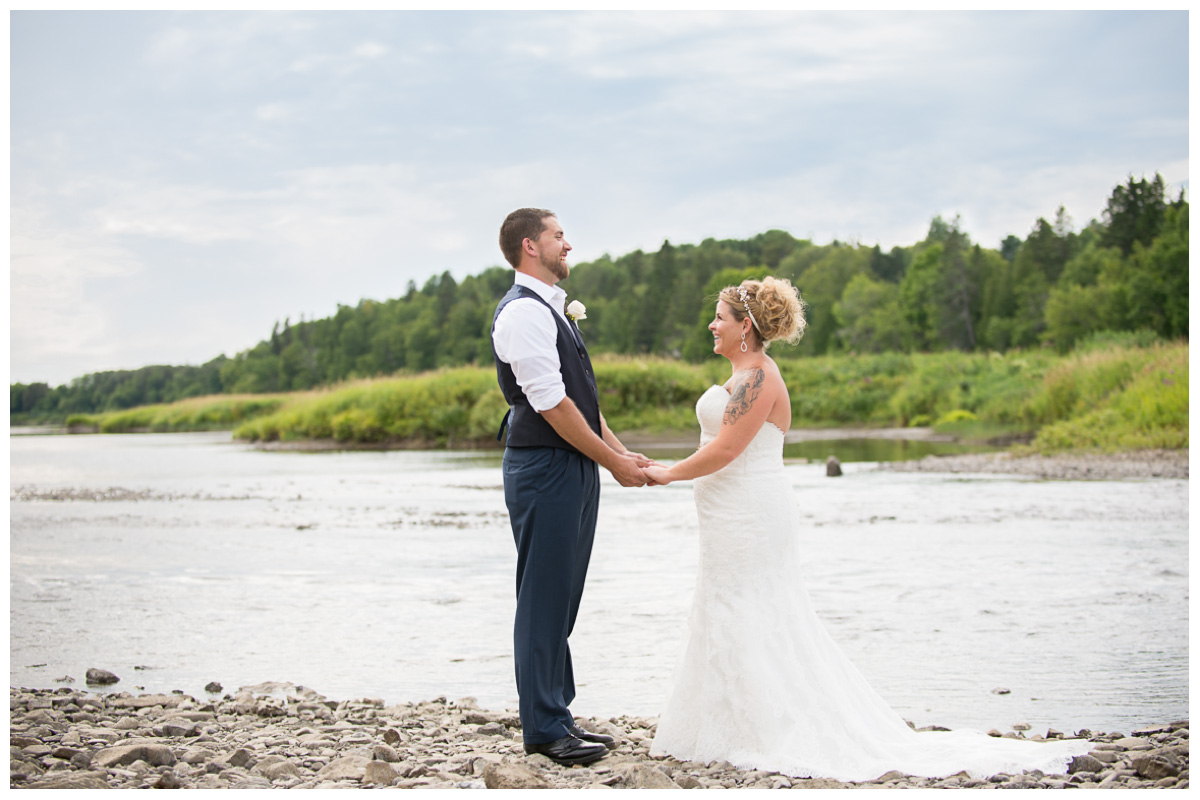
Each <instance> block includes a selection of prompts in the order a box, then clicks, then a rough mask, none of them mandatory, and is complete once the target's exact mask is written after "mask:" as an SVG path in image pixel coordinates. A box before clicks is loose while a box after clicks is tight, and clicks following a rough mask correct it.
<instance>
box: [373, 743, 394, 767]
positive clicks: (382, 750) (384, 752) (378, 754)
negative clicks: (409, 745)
mask: <svg viewBox="0 0 1200 800" xmlns="http://www.w3.org/2000/svg"><path fill="white" fill-rule="evenodd" d="M371 758H372V759H374V760H375V761H386V762H388V763H389V764H396V763H398V762H399V761H400V754H399V753H397V752H396V749H395V748H394V747H391V746H389V745H386V744H377V745H375V746H374V747H372V748H371Z"/></svg>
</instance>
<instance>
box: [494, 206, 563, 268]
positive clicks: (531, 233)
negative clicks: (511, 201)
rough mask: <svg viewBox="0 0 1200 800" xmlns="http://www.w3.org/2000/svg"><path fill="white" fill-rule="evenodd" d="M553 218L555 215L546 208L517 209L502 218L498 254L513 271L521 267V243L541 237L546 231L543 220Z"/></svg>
mask: <svg viewBox="0 0 1200 800" xmlns="http://www.w3.org/2000/svg"><path fill="white" fill-rule="evenodd" d="M553 216H557V215H556V214H555V213H554V212H553V211H551V210H549V209H547V208H518V209H517V210H516V211H514V212H512V213H511V214H509V215H508V216H507V217H505V218H504V224H503V225H501V226H500V252H501V253H503V254H504V260H505V261H507V262H508V263H509V264H512V265H513V269H516V268H517V267H519V266H521V243H522V242H524V241H525V240H526V239H536V238H538V237H539V236H541V235H542V231H544V230H546V223H545V222H544V220H545V219H546V217H553Z"/></svg>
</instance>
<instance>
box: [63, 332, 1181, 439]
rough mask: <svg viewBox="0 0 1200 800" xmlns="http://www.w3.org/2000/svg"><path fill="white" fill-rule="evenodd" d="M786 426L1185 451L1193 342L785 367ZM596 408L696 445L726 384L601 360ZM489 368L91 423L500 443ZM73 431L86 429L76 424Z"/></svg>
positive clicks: (612, 422) (176, 407)
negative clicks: (699, 419) (789, 421)
mask: <svg viewBox="0 0 1200 800" xmlns="http://www.w3.org/2000/svg"><path fill="white" fill-rule="evenodd" d="M778 363H779V368H780V372H781V374H782V375H783V377H784V380H785V382H786V383H787V385H788V390H789V392H790V393H791V398H792V414H793V425H794V426H799V427H822V426H825V427H828V426H889V425H900V426H912V425H932V426H934V427H935V428H937V429H939V430H945V431H948V432H953V433H955V434H957V435H963V436H968V437H972V436H973V437H975V438H980V437H991V436H996V435H999V434H1004V435H1009V436H1011V435H1012V434H1014V433H1020V434H1024V436H1025V438H1026V439H1027V440H1029V439H1031V440H1032V443H1031V444H1030V445H1029V446H1028V447H1029V448H1031V449H1033V450H1036V451H1039V452H1056V451H1061V450H1100V451H1111V450H1118V449H1142V448H1186V447H1187V446H1188V344H1187V342H1175V343H1162V342H1158V343H1151V344H1149V345H1146V346H1140V345H1139V344H1138V343H1136V342H1130V343H1112V344H1111V345H1110V346H1109V347H1108V348H1107V349H1098V348H1095V347H1092V348H1082V349H1080V350H1079V351H1077V352H1076V353H1074V354H1071V355H1068V356H1058V355H1055V354H1053V353H1051V352H1048V351H1042V350H1036V351H1022V352H1010V353H1007V354H1004V355H999V354H980V353H957V352H951V353H934V354H911V355H910V354H896V353H893V354H882V355H863V356H854V355H849V356H822V357H818V358H802V359H788V358H783V359H781V360H780V361H779V362H778ZM595 366H596V377H597V383H598V385H599V387H600V407H601V409H602V410H603V412H604V415H605V417H606V419H607V420H608V423H609V426H610V427H611V428H612V429H613V430H615V431H618V432H621V433H628V432H641V433H656V434H686V435H694V434H695V432H696V430H697V425H696V421H695V415H694V404H695V402H696V399H697V398H698V397H699V396H700V395H701V394H702V393H703V392H704V390H705V389H706V388H708V387H709V386H711V385H712V384H714V383H720V382H723V381H725V380H726V379H727V378H728V376H729V367H728V363H727V362H726V361H725V360H724V359H719V358H715V357H714V359H713V360H711V361H707V362H705V363H704V364H700V365H694V364H686V363H682V362H679V361H672V360H667V359H660V358H634V357H601V358H599V359H598V360H597V361H596V363H595ZM507 408H508V407H507V405H506V404H505V402H504V399H503V397H502V396H501V394H500V390H499V388H497V386H496V377H495V372H494V370H493V369H492V368H490V367H460V368H457V369H449V370H444V371H440V372H434V373H426V374H422V375H416V376H407V377H395V378H377V379H373V380H364V381H356V382H353V383H347V384H343V385H340V386H335V387H331V388H329V389H325V390H320V391H314V392H305V393H300V394H293V395H276V396H269V397H267V396H254V395H248V396H241V397H223V396H217V397H210V398H194V399H191V400H185V401H181V402H179V403H174V404H171V405H166V406H148V407H145V408H139V409H130V410H128V411H122V412H114V413H112V414H105V415H99V416H97V417H94V418H93V417H89V418H86V420H83V421H87V422H89V423H90V424H92V425H95V426H97V427H98V428H99V430H101V431H104V432H118V431H128V430H154V431H159V430H195V429H208V428H220V427H233V426H236V427H234V432H233V435H234V436H235V437H236V438H239V439H244V440H248V441H262V442H274V441H283V442H288V441H303V440H332V441H336V442H341V443H345V444H348V445H349V444H366V445H379V446H411V447H472V446H489V445H495V442H496V439H495V437H496V432H497V430H498V428H499V426H500V421H501V419H502V418H503V417H504V413H505V412H506V411H507ZM74 421H75V422H76V423H78V422H80V421H81V420H80V419H78V418H76V419H75V420H74Z"/></svg>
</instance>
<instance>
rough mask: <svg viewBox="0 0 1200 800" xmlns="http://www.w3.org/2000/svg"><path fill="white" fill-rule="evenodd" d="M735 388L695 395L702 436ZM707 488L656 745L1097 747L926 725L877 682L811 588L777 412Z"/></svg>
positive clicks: (730, 754) (862, 769)
mask: <svg viewBox="0 0 1200 800" xmlns="http://www.w3.org/2000/svg"><path fill="white" fill-rule="evenodd" d="M728 401H729V394H728V392H726V391H725V389H724V387H722V386H713V387H712V388H711V389H709V390H708V391H707V392H705V393H704V395H703V396H702V397H701V398H700V400H699V402H697V404H696V414H697V416H698V417H699V418H700V426H701V431H702V433H701V442H708V441H711V440H712V439H714V438H715V437H716V435H717V432H718V431H719V430H720V427H721V420H722V417H723V415H724V413H725V406H726V404H727V403H728ZM695 497H696V511H697V513H698V514H699V518H700V568H699V574H698V575H697V578H696V593H695V597H694V599H693V602H692V611H691V618H690V620H689V622H688V626H689V629H690V630H689V636H688V641H687V645H686V650H685V652H684V654H683V655H682V657H681V659H680V661H679V664H678V665H677V667H676V670H675V676H674V682H673V683H674V686H673V691H672V693H671V697H670V700H669V701H668V703H667V707H666V710H665V711H664V713H663V714H662V716H661V718H660V720H659V723H658V731H657V733H656V735H655V737H654V743H653V746H652V748H651V751H650V752H651V753H653V754H656V755H657V754H662V755H670V756H674V757H675V758H677V759H679V760H681V761H698V762H704V763H707V762H711V761H722V760H723V761H728V762H730V763H732V764H733V765H734V766H736V767H740V768H747V769H751V768H752V769H764V770H770V771H776V772H781V773H783V774H785V775H790V776H793V777H820V778H835V779H837V780H841V781H867V780H874V779H875V778H878V777H879V776H880V775H882V774H884V773H886V772H888V771H890V770H899V771H901V772H903V773H906V774H910V775H920V776H925V777H941V776H945V775H952V774H955V773H957V772H959V771H962V770H966V771H967V772H968V773H970V774H971V775H972V776H977V777H979V776H989V775H995V774H997V773H1000V772H1009V773H1015V772H1021V771H1023V770H1032V769H1040V770H1042V771H1043V772H1045V773H1047V774H1056V773H1062V772H1065V771H1066V767H1067V764H1068V763H1069V762H1070V760H1071V757H1072V756H1075V755H1079V754H1081V753H1086V752H1087V751H1088V750H1089V749H1090V745H1089V744H1088V742H1087V741H1084V740H1063V741H1055V742H1046V743H1041V742H1030V741H1023V740H1015V739H1000V738H994V737H991V736H988V735H987V734H985V733H982V732H977V731H952V732H924V733H917V732H916V731H914V730H912V729H911V728H909V727H908V725H907V724H906V723H905V722H904V720H902V719H901V718H900V717H899V715H897V714H896V712H894V711H893V710H892V709H891V708H890V707H889V706H888V704H887V703H886V702H884V700H883V698H881V697H880V696H879V695H878V694H876V693H875V691H874V690H873V689H872V688H871V687H870V686H869V685H868V684H867V682H866V681H865V680H864V679H863V677H862V675H860V674H859V672H858V670H857V669H856V668H855V667H854V665H853V664H852V663H850V661H849V659H847V658H846V656H845V655H843V654H842V651H841V650H840V649H839V648H838V646H837V644H836V643H834V641H833V639H831V638H830V636H829V634H828V633H827V632H826V630H825V626H824V625H823V624H822V623H821V621H820V620H819V619H818V618H817V616H816V614H815V613H814V612H813V609H812V604H811V602H810V601H809V598H808V593H807V592H806V591H805V589H804V585H803V579H802V569H801V562H800V535H799V534H800V520H799V513H798V510H797V506H796V498H795V495H794V494H793V492H792V487H791V484H790V482H789V481H788V477H787V475H786V473H785V472H784V469H783V432H782V431H780V430H779V428H777V427H775V426H774V425H772V424H771V423H769V422H768V423H765V424H764V425H763V427H762V430H760V431H759V432H758V434H757V435H756V436H755V437H754V439H753V440H752V441H751V442H750V444H749V446H748V447H747V448H746V450H745V452H743V453H742V454H741V455H739V456H738V457H737V458H736V459H734V460H733V461H732V462H731V463H730V464H729V465H728V466H727V467H725V468H724V469H721V470H719V471H718V472H716V473H714V474H712V475H708V476H706V477H703V478H698V479H697V480H696V481H695Z"/></svg>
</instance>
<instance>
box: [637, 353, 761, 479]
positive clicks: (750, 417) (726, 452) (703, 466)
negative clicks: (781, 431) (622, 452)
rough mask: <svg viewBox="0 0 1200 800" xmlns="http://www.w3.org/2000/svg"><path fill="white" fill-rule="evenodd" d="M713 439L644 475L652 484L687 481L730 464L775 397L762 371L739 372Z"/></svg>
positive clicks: (752, 435)
mask: <svg viewBox="0 0 1200 800" xmlns="http://www.w3.org/2000/svg"><path fill="white" fill-rule="evenodd" d="M734 380H735V381H736V383H735V385H734V387H733V392H732V393H731V394H730V398H729V403H728V404H726V406H725V417H724V419H722V420H721V430H720V431H719V432H718V433H717V438H715V439H713V440H712V441H711V442H709V443H708V444H706V445H705V446H704V447H701V448H700V449H699V450H697V451H696V452H695V453H692V455H690V456H688V457H687V458H685V459H684V460H683V461H680V462H679V463H678V464H675V465H674V466H671V467H647V468H646V470H645V472H646V475H648V476H649V477H651V478H652V479H653V480H654V481H655V482H656V483H671V482H672V481H690V480H692V479H693V478H700V477H703V476H705V475H711V474H712V473H714V472H716V471H717V470H719V469H721V468H723V467H725V466H726V465H728V464H729V462H730V461H733V460H734V459H735V458H737V457H738V456H739V455H741V453H742V451H743V450H745V449H746V445H748V444H750V440H751V439H753V438H754V436H755V434H757V433H758V432H759V430H760V429H761V428H762V426H763V423H764V422H766V421H767V415H768V414H769V413H771V408H772V406H774V404H775V400H776V398H777V397H778V388H777V387H775V386H773V385H771V384H772V382H771V381H770V380H769V378H768V377H767V373H766V371H765V370H764V369H762V368H761V367H760V368H756V369H751V370H746V371H745V372H739V373H738V374H737V375H735V376H734Z"/></svg>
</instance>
